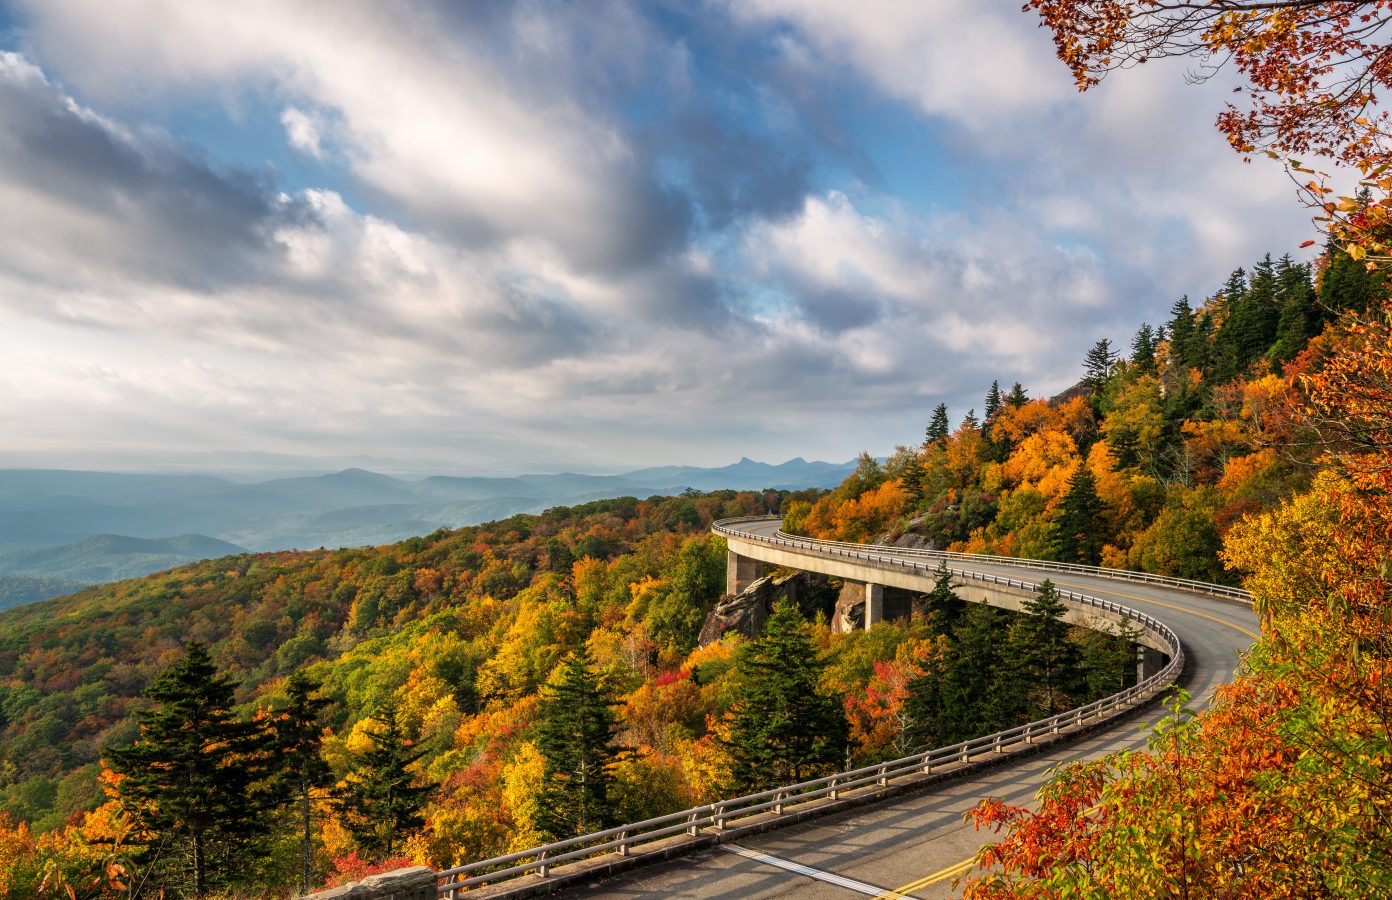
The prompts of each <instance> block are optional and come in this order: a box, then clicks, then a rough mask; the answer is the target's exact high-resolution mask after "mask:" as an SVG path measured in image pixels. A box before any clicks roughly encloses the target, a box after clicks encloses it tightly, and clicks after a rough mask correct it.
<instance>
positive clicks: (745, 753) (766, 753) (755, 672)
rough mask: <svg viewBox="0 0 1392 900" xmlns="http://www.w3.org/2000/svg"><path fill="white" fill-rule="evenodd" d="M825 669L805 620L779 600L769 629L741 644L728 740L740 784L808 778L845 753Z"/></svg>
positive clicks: (750, 787) (843, 727) (841, 719)
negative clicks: (824, 677)
mask: <svg viewBox="0 0 1392 900" xmlns="http://www.w3.org/2000/svg"><path fill="white" fill-rule="evenodd" d="M825 668H826V664H825V663H824V662H823V661H822V659H821V656H820V654H819V653H818V652H817V648H816V646H815V645H814V644H813V643H812V636H811V634H810V633H809V631H808V626H807V620H806V619H804V618H803V617H802V614H801V613H800V612H798V609H797V607H796V606H793V605H792V604H791V603H788V602H787V601H786V600H780V601H779V602H778V603H777V604H776V605H775V606H774V608H773V614H772V615H771V616H769V619H768V621H767V622H766V623H765V624H764V633H763V634H762V635H760V636H759V637H758V638H756V639H755V640H752V641H750V642H749V643H747V644H744V645H743V646H741V647H740V649H739V655H738V656H737V657H736V659H735V678H736V682H735V683H736V685H737V693H736V696H738V697H739V700H738V701H737V702H736V704H735V706H734V708H733V709H732V710H731V711H730V713H729V716H728V720H727V721H728V737H727V738H726V740H725V742H724V743H725V746H726V748H727V750H728V751H729V753H730V757H731V761H732V767H731V768H732V774H733V776H734V780H735V785H734V786H735V788H736V789H737V790H739V791H741V792H746V791H756V790H760V789H762V788H765V787H769V786H772V785H777V784H787V783H789V782H797V781H803V780H805V779H807V778H810V777H812V776H814V775H817V774H819V773H822V772H827V771H832V770H834V769H835V768H836V767H837V765H838V764H839V763H840V762H841V761H842V760H843V759H844V758H845V752H846V741H847V733H848V727H847V723H846V713H845V710H844V708H843V707H842V704H841V702H840V700H839V699H838V698H837V697H834V696H831V695H829V694H827V693H825V692H824V691H823V690H822V687H821V679H822V672H823V671H824V670H825Z"/></svg>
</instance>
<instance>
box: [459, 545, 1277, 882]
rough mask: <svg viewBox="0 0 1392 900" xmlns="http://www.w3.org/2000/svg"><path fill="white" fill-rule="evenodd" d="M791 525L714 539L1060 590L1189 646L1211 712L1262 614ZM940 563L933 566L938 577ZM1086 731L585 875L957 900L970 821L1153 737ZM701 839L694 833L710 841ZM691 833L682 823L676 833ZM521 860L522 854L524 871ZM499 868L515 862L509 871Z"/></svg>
mask: <svg viewBox="0 0 1392 900" xmlns="http://www.w3.org/2000/svg"><path fill="white" fill-rule="evenodd" d="M779 525H780V523H779V522H778V521H777V520H774V519H766V520H741V521H734V522H726V523H718V524H717V526H716V528H715V530H716V531H717V533H721V534H723V535H724V536H726V538H727V540H731V541H732V549H733V548H738V547H739V546H740V542H741V541H753V542H758V543H761V544H778V545H781V546H782V548H783V549H784V550H787V551H789V552H793V551H796V552H799V553H801V554H803V555H804V559H803V560H802V565H801V566H800V567H806V568H807V569H808V570H809V571H821V570H825V568H826V566H825V565H823V564H824V563H826V562H827V561H829V560H836V559H839V560H841V561H842V562H844V561H845V559H846V554H847V553H852V552H854V553H855V554H856V555H857V556H862V555H865V554H870V555H872V556H873V557H874V558H875V559H876V560H877V564H878V565H881V566H885V567H895V568H898V569H909V568H912V567H914V566H918V567H919V568H924V567H925V566H924V563H925V557H928V558H933V557H941V558H945V559H947V560H948V562H949V568H950V569H952V570H953V571H954V572H956V573H958V574H959V575H960V576H962V577H982V578H986V577H991V576H995V577H996V578H998V579H1000V580H1004V581H1011V580H1015V581H1016V582H1017V583H1019V582H1022V581H1023V582H1025V583H1031V582H1028V581H1026V580H1025V576H1033V577H1035V578H1039V577H1040V576H1043V577H1049V578H1051V579H1052V580H1053V581H1054V583H1055V584H1057V585H1058V586H1059V587H1060V588H1063V589H1064V590H1065V591H1071V592H1074V593H1075V594H1079V595H1086V596H1087V597H1089V598H1093V599H1095V600H1097V601H1107V602H1111V603H1116V604H1120V605H1123V606H1125V607H1127V608H1129V609H1131V610H1136V611H1138V612H1143V613H1146V614H1147V616H1148V617H1154V618H1155V619H1157V620H1160V621H1161V622H1163V625H1164V626H1166V627H1167V630H1170V631H1172V632H1173V633H1174V634H1175V635H1177V636H1178V639H1179V642H1180V643H1181V644H1182V646H1183V661H1184V668H1183V672H1182V674H1181V675H1180V678H1179V680H1180V683H1182V684H1183V685H1184V686H1185V687H1186V688H1188V689H1189V691H1190V692H1191V694H1192V695H1193V697H1194V698H1195V702H1196V703H1199V704H1204V703H1206V702H1207V701H1208V699H1209V698H1210V697H1211V695H1212V693H1213V691H1214V690H1216V688H1217V687H1218V686H1219V685H1220V684H1222V683H1223V682H1224V681H1226V680H1227V679H1228V678H1229V677H1230V676H1231V674H1232V672H1233V670H1234V669H1235V668H1236V666H1237V665H1238V663H1239V661H1240V655H1241V653H1242V652H1243V651H1244V650H1245V649H1246V648H1247V647H1248V646H1249V645H1250V643H1251V641H1252V640H1254V639H1255V637H1256V635H1257V633H1258V623H1257V618H1256V615H1255V614H1254V613H1253V612H1252V610H1251V608H1250V606H1245V605H1241V604H1239V603H1237V602H1234V599H1232V598H1231V595H1232V594H1233V593H1235V592H1233V591H1232V590H1231V589H1222V588H1217V587H1216V586H1215V590H1216V591H1221V592H1224V593H1226V594H1228V595H1229V597H1215V596H1206V595H1204V594H1200V593H1196V592H1195V591H1194V588H1193V585H1195V584H1196V583H1189V587H1188V588H1187V589H1185V588H1179V587H1175V586H1170V585H1164V584H1155V583H1146V582H1145V581H1134V580H1133V579H1130V578H1128V579H1127V581H1124V582H1119V581H1118V580H1116V578H1115V577H1108V573H1106V572H1104V571H1102V570H1095V571H1087V570H1084V569H1083V567H1059V566H1057V565H1052V564H1047V563H1043V564H1038V565H1037V566H1036V565H1032V564H1031V563H1030V562H1028V561H1025V560H1000V559H998V558H982V557H972V556H968V555H964V554H931V553H928V552H927V551H921V550H908V549H902V548H895V547H889V546H882V545H836V544H834V542H817V541H810V540H808V539H805V538H795V537H793V536H790V535H783V534H782V533H781V532H780V531H779ZM794 545H800V546H794ZM852 548H853V549H852ZM936 564H937V562H936V559H934V561H933V563H932V565H933V566H936ZM819 566H822V568H818V567H819ZM1060 568H1063V569H1064V571H1059V569H1060ZM1136 577H1137V578H1146V577H1148V576H1136ZM1162 617H1163V618H1162ZM1064 730H1065V731H1067V730H1069V729H1064ZM1078 731H1079V732H1080V733H1081V734H1082V736H1081V737H1077V738H1074V739H1072V740H1069V741H1066V742H1065V741H1054V742H1052V743H1049V744H1048V746H1047V747H1046V748H1045V749H1044V750H1043V752H1034V753H1030V754H1028V755H1022V756H1021V757H1019V758H1010V759H1008V760H1005V761H1004V762H1002V763H1000V764H996V765H993V766H991V767H988V768H984V769H976V770H973V771H971V772H970V773H966V774H962V775H958V776H955V777H953V778H952V779H951V780H945V781H936V782H935V783H936V787H935V789H934V790H932V791H919V792H915V793H905V794H901V795H899V796H896V797H894V798H893V799H889V800H884V801H881V802H877V803H875V804H874V805H871V806H862V807H859V808H854V809H849V810H846V809H842V808H841V807H836V809H837V810H839V811H836V812H832V813H831V814H830V815H822V816H819V817H811V816H808V817H802V820H801V821H799V822H798V823H797V824H793V825H787V826H783V827H780V828H778V830H776V831H772V830H770V831H767V832H764V833H757V834H750V835H747V836H746V835H741V836H740V837H739V844H738V846H737V849H736V848H732V847H730V845H729V844H728V842H722V841H719V840H710V841H704V842H697V843H695V844H692V845H691V846H692V847H695V852H694V853H691V852H689V851H690V849H691V847H687V848H680V847H679V848H677V851H676V852H683V851H686V852H685V855H684V856H683V858H681V859H674V860H672V861H669V862H665V863H659V864H657V865H652V866H646V867H644V868H641V869H637V868H629V867H628V866H622V865H620V866H612V867H608V866H595V865H593V864H592V863H593V861H587V863H590V864H589V865H587V864H586V863H581V864H580V867H582V868H588V869H590V870H591V872H590V877H591V880H592V879H593V875H594V874H597V873H600V872H605V871H608V872H614V871H619V872H620V874H616V875H614V877H610V878H609V879H608V880H606V881H603V882H601V883H599V884H594V885H591V886H590V887H589V888H588V889H587V890H586V891H585V893H586V895H587V896H589V897H595V898H620V897H634V896H648V895H653V894H659V895H661V896H665V897H674V898H680V897H690V898H735V897H740V898H744V897H750V898H761V897H767V898H772V897H780V896H785V895H790V894H791V893H793V892H794V891H796V892H797V894H798V897H799V900H803V898H810V897H821V896H825V897H846V896H853V895H857V894H858V895H862V896H864V895H873V896H881V897H884V898H891V897H894V898H900V897H916V898H920V900H928V898H930V897H941V896H948V894H947V893H945V892H946V891H947V890H949V889H950V887H951V885H952V882H953V880H954V879H955V877H957V876H958V875H960V874H961V873H962V872H963V871H964V870H965V861H966V860H968V859H969V858H970V856H971V855H972V854H973V853H974V852H975V850H976V849H977V847H978V846H979V845H980V844H981V843H982V842H984V841H985V840H986V839H987V838H988V837H989V835H982V834H978V833H976V832H974V831H972V830H971V829H970V827H968V826H966V825H965V824H964V823H963V819H962V814H963V813H964V812H965V811H966V810H967V809H969V808H971V807H972V806H974V805H975V803H976V802H977V801H978V800H980V799H981V798H983V797H987V796H994V797H998V798H1001V799H1003V800H1006V801H1007V802H1012V803H1021V804H1026V803H1028V802H1030V800H1031V799H1032V797H1033V794H1034V791H1035V790H1036V789H1037V788H1038V786H1039V785H1040V784H1041V783H1042V782H1043V780H1044V779H1045V777H1047V773H1048V771H1049V770H1050V769H1051V768H1053V767H1054V766H1055V765H1057V764H1059V763H1061V762H1065V761H1067V760H1070V759H1078V758H1090V757H1095V756H1100V755H1103V754H1106V753H1111V752H1114V751H1117V750H1123V749H1128V748H1135V747H1139V746H1143V745H1144V743H1145V733H1144V731H1143V729H1142V727H1141V726H1139V725H1138V724H1137V722H1136V721H1135V719H1134V717H1121V718H1117V719H1114V720H1112V721H1109V722H1107V723H1105V724H1103V725H1101V726H1094V727H1092V728H1089V729H1086V730H1084V729H1078ZM833 796H834V795H833ZM769 805H772V803H770V804H769ZM843 806H844V804H843ZM779 808H780V810H781V806H780V807H779ZM828 811H830V810H828ZM658 824H659V825H661V824H662V823H660V822H659V823H658ZM689 830H690V831H691V832H692V833H693V834H695V833H696V832H697V831H698V829H696V828H692V829H689ZM681 831H682V829H681V827H680V823H679V824H678V826H677V827H676V828H674V829H673V833H680V832H681ZM610 840H613V838H610ZM678 842H679V841H678ZM630 852H631V851H630ZM672 855H675V853H674V854H672ZM522 856H523V854H518V855H517V857H518V859H519V861H521V860H522ZM490 862H492V863H495V864H497V863H505V862H507V859H506V858H504V859H500V860H494V861H490ZM558 862H559V860H558ZM524 865H525V862H524ZM470 868H472V867H470ZM442 874H445V873H442ZM553 874H554V875H561V871H559V870H553ZM576 874H577V875H581V874H582V873H581V872H577V873H576ZM455 877H460V876H455ZM561 880H564V881H569V879H555V878H538V877H537V876H536V875H530V876H527V877H525V878H522V879H518V880H517V881H515V882H510V883H508V884H500V885H496V886H493V887H488V888H484V889H483V890H482V891H481V892H480V893H479V894H473V893H472V892H471V895H474V896H522V895H526V894H535V893H539V892H541V891H543V890H545V889H546V887H547V886H548V882H549V883H550V884H552V885H556V884H557V881H561ZM454 883H456V884H458V882H454ZM571 883H572V884H574V883H575V882H571ZM443 889H444V888H443V887H442V890H443Z"/></svg>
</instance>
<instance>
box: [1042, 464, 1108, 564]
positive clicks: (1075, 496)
mask: <svg viewBox="0 0 1392 900" xmlns="http://www.w3.org/2000/svg"><path fill="white" fill-rule="evenodd" d="M1105 511H1106V506H1105V505H1104V504H1103V503H1102V498H1101V497H1099V496H1098V495H1097V480H1096V479H1095V478H1093V476H1092V472H1091V471H1089V469H1088V467H1087V466H1086V465H1082V464H1080V465H1079V466H1078V468H1077V470H1076V471H1075V472H1074V473H1073V477H1072V478H1071V479H1070V480H1069V482H1068V492H1067V493H1066V494H1064V495H1063V502H1062V503H1060V504H1059V513H1058V518H1056V519H1055V520H1054V524H1053V532H1054V533H1053V538H1054V540H1053V543H1054V547H1055V549H1056V550H1057V552H1058V559H1059V560H1060V561H1061V562H1070V563H1080V564H1082V565H1085V566H1095V565H1098V564H1099V563H1101V562H1102V545H1103V543H1104V535H1103V531H1104V526H1105V520H1104V518H1103V513H1104V512H1105Z"/></svg>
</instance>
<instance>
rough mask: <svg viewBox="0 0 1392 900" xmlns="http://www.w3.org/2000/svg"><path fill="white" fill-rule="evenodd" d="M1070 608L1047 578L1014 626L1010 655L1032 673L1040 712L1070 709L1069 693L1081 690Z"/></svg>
mask: <svg viewBox="0 0 1392 900" xmlns="http://www.w3.org/2000/svg"><path fill="white" fill-rule="evenodd" d="M1067 611H1068V608H1067V607H1066V606H1064V604H1063V601H1062V600H1061V599H1059V595H1058V588H1056V587H1055V586H1054V583H1053V582H1052V581H1050V580H1049V579H1047V578H1046V579H1044V581H1042V582H1040V584H1039V587H1038V588H1036V589H1035V595H1034V596H1033V597H1031V598H1030V599H1029V600H1027V601H1025V604H1024V608H1023V610H1022V612H1024V613H1025V615H1023V616H1021V617H1020V618H1019V619H1017V620H1016V621H1015V624H1014V626H1013V627H1012V629H1011V637H1010V648H1011V649H1010V656H1011V657H1012V658H1013V659H1014V660H1015V661H1017V662H1018V663H1020V664H1021V665H1020V668H1021V669H1023V670H1024V672H1025V673H1027V674H1028V676H1029V680H1030V682H1032V684H1033V686H1034V689H1035V698H1034V700H1035V703H1036V706H1037V709H1036V712H1038V713H1039V714H1040V715H1046V716H1047V715H1052V714H1053V713H1055V712H1058V711H1060V710H1062V709H1065V708H1067V706H1068V702H1069V698H1068V695H1069V693H1070V692H1072V691H1075V690H1076V689H1077V675H1078V672H1079V668H1078V649H1077V648H1076V647H1074V646H1073V644H1072V643H1071V642H1070V641H1069V640H1068V623H1067V622H1065V621H1064V620H1063V617H1064V614H1065V613H1066V612H1067Z"/></svg>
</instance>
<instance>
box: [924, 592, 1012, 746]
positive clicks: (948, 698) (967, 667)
mask: <svg viewBox="0 0 1392 900" xmlns="http://www.w3.org/2000/svg"><path fill="white" fill-rule="evenodd" d="M1000 621H1001V613H999V612H997V611H996V610H995V609H992V608H991V607H989V606H987V605H985V604H984V603H973V604H970V605H969V606H968V607H967V611H966V614H965V615H964V616H962V618H961V619H960V620H959V621H958V623H957V627H955V628H954V629H953V630H952V644H951V649H950V651H949V652H948V654H947V658H946V660H945V661H944V666H943V674H942V683H941V688H940V690H941V695H942V699H941V707H942V714H941V717H940V719H941V726H940V740H941V743H942V744H944V745H946V744H955V743H956V742H958V741H964V740H966V739H968V738H973V737H976V736H977V735H980V734H987V733H989V732H991V731H993V730H995V726H996V724H997V723H998V722H1000V721H1002V720H1004V719H1006V718H1008V717H1009V716H1010V715H1011V713H1012V711H1013V710H1012V709H1011V706H1012V705H1013V704H1012V703H1010V702H1007V703H1006V704H1005V707H1004V708H1001V707H999V706H998V705H997V704H998V703H999V702H1000V701H1001V700H1002V699H1005V700H1006V701H1010V699H1011V698H1001V697H999V696H998V695H996V694H994V693H993V692H992V685H993V684H994V682H995V680H996V675H997V671H998V670H999V669H1000V667H1001V666H1000V662H1001V660H1000V651H1001V645H1002V641H1001V635H1000Z"/></svg>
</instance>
